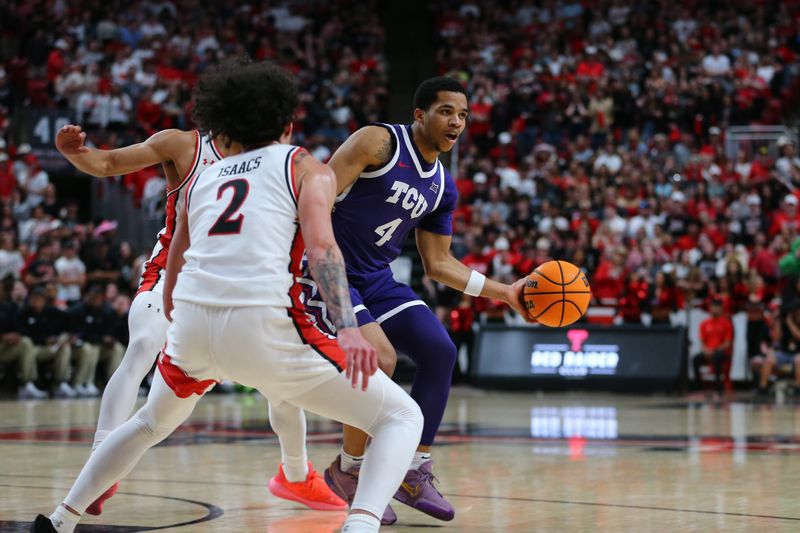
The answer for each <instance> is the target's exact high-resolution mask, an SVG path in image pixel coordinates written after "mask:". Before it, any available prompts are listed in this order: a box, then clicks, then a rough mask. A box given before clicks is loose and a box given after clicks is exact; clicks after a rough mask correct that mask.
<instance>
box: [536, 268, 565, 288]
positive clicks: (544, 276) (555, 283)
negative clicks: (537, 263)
mask: <svg viewBox="0 0 800 533" xmlns="http://www.w3.org/2000/svg"><path fill="white" fill-rule="evenodd" d="M559 268H561V267H560V266H559ZM534 273H535V274H538V275H539V276H542V277H543V278H544V279H546V280H547V281H549V282H550V283H552V284H553V285H558V286H564V285H566V283H559V282H557V281H553V280H552V279H550V278H549V277H547V276H546V275H544V274H542V273H541V272H539V270H538V269H537V270H534ZM561 281H562V282H563V281H564V277H563V274H562V277H561Z"/></svg>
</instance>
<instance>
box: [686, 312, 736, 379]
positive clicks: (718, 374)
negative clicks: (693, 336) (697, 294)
mask: <svg viewBox="0 0 800 533" xmlns="http://www.w3.org/2000/svg"><path fill="white" fill-rule="evenodd" d="M722 305H723V303H722V300H720V299H718V298H715V299H713V300H711V316H710V317H709V318H707V319H705V320H703V321H702V322H701V323H700V343H701V344H702V351H701V352H700V353H699V354H697V355H695V356H694V357H693V358H692V363H693V365H694V379H695V380H696V382H697V385H698V387H701V386H702V380H701V373H700V368H701V367H702V366H703V365H711V366H712V368H713V369H714V383H715V385H716V387H717V390H718V391H720V392H721V391H722V386H723V376H722V368H723V366H724V365H725V361H726V360H728V359H730V356H731V348H732V347H733V326H732V325H731V321H730V319H729V318H728V317H727V316H725V315H723V313H722Z"/></svg>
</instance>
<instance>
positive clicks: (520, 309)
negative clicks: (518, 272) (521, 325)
mask: <svg viewBox="0 0 800 533" xmlns="http://www.w3.org/2000/svg"><path fill="white" fill-rule="evenodd" d="M526 279H528V278H522V279H519V280H517V281H515V282H514V284H513V285H511V286H510V288H509V297H508V299H507V300H506V301H507V302H508V305H510V306H511V307H512V309H514V311H516V312H517V313H519V315H520V316H521V317H522V318H524V319H525V322H529V323H531V324H534V323H536V320H534V319H532V318H531V317H530V314H529V313H528V310H527V309H526V308H525V298H524V297H523V290H524V289H525V280H526Z"/></svg>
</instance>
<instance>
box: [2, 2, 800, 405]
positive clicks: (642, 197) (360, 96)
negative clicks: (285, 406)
mask: <svg viewBox="0 0 800 533" xmlns="http://www.w3.org/2000/svg"><path fill="white" fill-rule="evenodd" d="M373 8H374V6H372V7H370V4H369V3H359V2H351V1H346V0H331V1H326V2H321V1H309V2H286V3H280V2H255V3H243V4H240V5H235V4H230V3H227V4H223V3H216V2H212V3H196V2H183V1H179V0H176V1H170V0H163V1H147V2H114V1H112V2H102V3H100V2H96V1H89V0H76V1H74V2H64V1H60V0H56V1H53V2H22V3H20V2H9V1H8V0H0V139H4V140H0V142H2V143H3V144H2V149H0V200H1V201H2V212H1V213H0V245H1V246H0V248H1V249H0V276H6V278H5V282H4V284H3V292H4V294H3V297H4V301H5V302H7V304H8V306H9V309H10V308H11V305H12V304H13V305H15V306H16V307H17V308H18V310H19V312H20V313H24V312H25V311H24V310H25V309H26V308H27V307H26V306H29V305H30V301H31V300H35V298H32V297H31V296H28V295H27V293H28V292H31V294H33V292H36V293H37V294H38V292H40V291H39V290H40V289H41V293H42V294H44V295H45V300H46V304H45V305H46V307H47V308H48V309H51V308H52V309H60V310H66V311H64V312H66V313H67V315H65V316H64V317H61V318H60V319H59V320H62V319H63V320H66V321H67V322H64V323H65V324H66V323H69V324H70V326H69V328H72V329H69V328H68V331H70V332H71V333H73V337H71V338H70V339H69V340H68V341H67V342H62V343H61V344H55V345H51V347H50V348H49V349H50V351H51V352H52V353H54V354H59V353H61V352H60V351H59V350H60V349H61V348H60V347H61V346H69V347H70V351H71V353H70V355H69V358H70V361H72V363H71V364H72V365H73V366H75V367H76V368H77V367H78V366H80V364H83V366H87V365H88V366H89V367H91V368H90V371H87V372H88V373H90V374H91V377H88V378H86V377H84V376H85V374H86V373H87V372H84V373H83V374H81V373H80V372H77V371H73V372H67V373H66V374H68V375H69V376H71V380H69V379H67V378H64V375H65V374H64V373H63V372H62V373H61V374H58V375H56V374H57V371H53V377H52V382H53V383H54V384H56V386H58V387H60V383H61V382H62V381H63V382H65V383H67V382H68V383H69V385H68V387H67V388H66V389H63V390H64V391H65V392H64V394H68V392H69V391H68V390H67V389H69V390H71V391H73V392H75V391H77V392H79V393H81V394H92V393H95V392H96V390H95V389H91V387H93V386H94V383H95V382H94V374H93V373H94V370H93V369H94V366H92V365H96V364H97V363H96V361H97V360H99V361H101V362H104V368H107V369H109V370H108V371H109V372H110V371H111V370H113V368H114V361H115V360H116V359H115V358H116V357H117V355H116V352H117V351H118V350H117V348H116V344H115V343H117V342H119V343H122V344H124V330H125V327H124V316H125V312H126V309H127V306H128V305H129V296H130V294H131V291H132V290H134V288H135V285H136V278H137V274H138V270H137V269H138V263H139V262H140V261H141V258H140V257H138V255H139V253H140V252H143V251H140V250H137V251H135V252H134V251H132V250H131V249H130V246H127V245H126V244H125V243H119V242H118V240H116V239H115V238H114V231H115V227H114V222H113V221H93V222H89V221H88V220H86V219H81V218H80V217H79V213H78V210H77V207H76V206H75V205H72V204H67V205H62V204H61V203H60V201H59V196H58V194H57V193H56V191H55V189H54V188H53V186H52V184H50V183H49V180H48V176H47V174H46V173H45V172H44V171H42V170H41V168H39V167H38V166H37V161H36V159H35V157H32V156H31V155H30V150H29V147H27V146H26V145H25V144H19V143H15V142H14V141H18V139H12V138H11V137H10V135H9V134H8V132H9V131H10V130H11V129H10V127H9V121H11V120H13V117H14V116H15V113H17V112H18V111H19V110H20V109H22V108H23V107H27V106H29V107H60V108H65V109H70V110H72V111H74V113H75V117H76V121H77V122H78V123H79V124H81V125H82V126H83V127H84V129H86V130H87V131H88V132H89V138H90V140H91V141H93V142H94V144H95V145H97V146H99V147H104V148H113V147H116V146H121V145H126V144H129V143H131V142H136V141H139V140H142V139H144V138H146V137H147V136H148V135H150V134H152V133H153V132H155V131H158V130H161V129H164V128H169V127H178V128H191V127H192V126H193V125H192V123H191V119H190V117H191V99H190V93H191V88H192V86H193V83H194V82H195V80H196V79H197V76H198V75H199V74H201V73H202V72H203V71H204V70H205V69H206V68H208V67H209V66H212V65H214V64H216V63H218V62H219V61H220V60H222V59H224V58H226V57H233V56H240V55H249V56H251V57H253V58H255V59H271V60H274V61H276V62H278V63H280V64H282V65H284V66H285V67H287V68H288V69H290V70H291V71H292V72H293V73H295V75H296V76H297V80H298V84H299V86H300V88H301V93H302V106H301V108H300V109H299V110H298V115H297V122H296V124H295V133H296V142H297V143H299V144H303V145H305V146H307V147H308V148H309V149H310V150H311V151H312V153H313V154H314V155H315V156H317V157H318V158H320V159H322V160H325V159H327V157H329V155H330V154H331V152H332V150H334V149H335V148H336V147H337V146H338V144H340V143H341V142H342V141H343V140H344V139H345V138H346V137H347V135H349V133H351V132H352V131H354V130H355V129H357V128H358V127H359V126H361V125H363V124H366V123H368V122H370V121H373V120H377V119H385V118H386V117H385V111H386V100H387V94H388V87H387V77H386V58H385V57H384V52H383V41H384V35H383V29H382V26H381V24H380V22H379V20H378V18H377V15H376V14H375V12H374V9H373ZM429 8H430V10H431V15H432V18H433V20H434V21H435V25H434V31H435V36H434V37H435V42H436V46H435V50H434V53H435V60H436V63H437V65H438V69H439V71H440V73H442V74H449V75H452V76H454V77H456V78H458V79H460V80H462V81H463V83H464V84H465V85H466V86H467V87H468V89H469V91H470V93H471V95H472V99H471V110H470V117H469V121H468V127H467V130H466V131H465V134H464V136H463V138H462V141H461V143H460V144H459V147H458V151H457V154H452V156H451V164H452V166H453V168H454V170H455V171H454V176H455V177H456V180H457V185H458V188H459V193H460V204H459V207H458V209H457V211H456V214H455V217H454V227H455V236H454V239H453V253H454V254H455V255H456V256H457V257H458V258H460V259H461V260H462V261H464V262H465V263H466V264H467V265H469V266H470V267H472V268H474V269H476V270H480V271H482V272H484V273H486V274H487V275H489V276H492V277H494V278H496V279H499V280H502V281H507V282H510V281H513V280H515V279H517V278H519V277H521V276H523V275H526V274H527V273H529V272H530V271H532V270H533V269H534V268H535V267H536V266H537V265H539V264H541V263H543V262H545V261H547V260H549V259H553V258H559V259H565V260H568V261H571V262H573V263H575V264H577V265H579V266H580V267H581V268H583V269H584V270H585V271H586V272H587V273H588V274H589V277H590V280H591V282H592V288H593V294H594V302H593V306H592V311H593V313H592V314H590V316H588V317H587V319H588V320H596V321H606V322H610V323H644V324H648V325H649V324H668V323H675V322H680V321H681V320H682V319H681V315H682V314H684V313H685V311H686V309H688V308H690V307H695V306H697V307H705V308H709V307H711V306H710V305H709V304H710V302H712V301H714V302H719V303H720V305H721V308H722V313H723V314H724V315H725V316H731V315H733V314H736V313H746V314H747V317H748V341H749V342H748V352H749V355H750V356H751V357H752V358H753V361H761V360H763V359H764V358H765V357H766V358H767V359H768V357H767V356H768V355H769V354H768V353H767V352H770V350H772V351H774V350H775V349H777V348H774V349H773V348H769V347H770V346H774V347H780V350H778V351H781V350H784V348H785V350H789V349H788V347H786V346H787V343H788V341H787V340H786V339H787V338H789V337H790V336H791V335H792V333H793V331H792V329H791V328H790V327H789V326H788V325H786V324H787V322H786V320H787V317H788V316H789V315H791V313H792V311H793V309H795V308H797V307H798V303H799V302H800V293H799V292H798V290H797V288H796V286H797V284H796V283H795V282H794V279H796V278H797V277H798V275H800V240H798V235H800V233H799V232H798V228H800V207H799V206H798V199H800V195H798V194H796V187H797V186H798V185H800V158H799V157H798V155H797V139H796V137H795V135H794V134H793V131H794V130H792V129H791V126H792V125H793V124H796V121H797V110H798V109H800V105H798V104H800V76H799V74H800V61H798V53H800V2H798V1H797V0H789V1H776V0H760V1H756V2H751V1H740V0H735V1H729V2H693V1H686V2H668V1H666V0H661V1H654V2H630V1H624V0H589V1H571V0H563V1H554V0H542V1H532V0H517V1H512V2H499V1H492V0H482V1H470V0H466V1H444V0H437V1H434V2H430V3H429ZM754 125H786V126H787V128H786V130H785V132H783V133H781V134H779V135H774V136H773V137H771V138H766V137H765V138H763V139H760V140H755V141H751V142H741V143H734V144H730V143H727V144H726V140H728V139H727V136H728V132H729V131H730V130H729V128H730V127H732V126H754ZM6 143H7V144H6ZM157 172H158V171H157V169H156V170H148V171H145V172H143V173H139V174H134V175H131V176H127V177H126V178H125V183H126V184H128V185H129V186H130V187H131V188H132V189H133V190H134V196H136V197H137V198H141V196H142V195H144V192H143V191H144V190H145V189H146V185H147V183H148V181H150V180H151V179H153V178H154V177H157ZM159 189H160V188H159ZM59 265H60V266H59ZM90 287H97V288H96V289H92V290H89V288H90ZM423 287H424V289H423V290H424V292H425V293H426V298H427V300H428V301H429V303H430V304H431V305H432V306H434V307H436V308H437V312H438V313H439V315H440V316H441V318H442V320H443V321H444V322H445V323H446V324H447V325H448V327H449V328H450V330H451V331H452V333H453V336H454V339H456V340H457V342H459V343H467V344H469V342H470V340H471V334H470V332H471V331H472V327H473V325H474V324H475V323H476V322H477V321H480V320H489V321H514V320H515V319H514V317H513V316H512V315H511V312H510V310H508V309H507V308H505V307H504V306H503V305H502V304H500V303H498V302H491V301H484V300H479V299H478V300H473V299H472V298H470V297H468V296H463V295H461V294H460V293H457V292H455V291H450V290H446V289H444V288H443V287H440V286H436V285H435V284H433V283H431V282H430V281H429V280H424V285H423ZM93 298H94V299H95V300H97V299H98V298H99V300H100V302H101V307H102V308H103V309H104V312H105V313H107V315H108V320H107V321H106V320H104V323H105V322H107V323H108V324H109V325H108V328H107V330H104V331H103V332H102V335H100V337H99V338H100V340H95V341H92V342H91V344H94V345H97V346H99V348H98V349H97V350H96V351H97V354H96V355H94V356H93V353H92V354H90V355H89V356H86V355H85V350H84V351H83V352H82V351H81V350H80V349H77V348H76V344H78V345H80V342H81V340H80V339H81V338H82V337H86V338H88V337H87V335H86V334H85V333H80V332H77V330H78V326H77V325H76V324H78V323H79V322H80V316H82V315H80V314H78V315H77V316H78V318H77V319H76V318H75V316H76V314H75V313H76V312H77V311H75V309H76V308H75V303H76V302H80V305H81V306H82V307H81V308H85V307H86V306H90V303H89V302H90V301H91V300H92V299H93ZM20 316H24V315H20ZM0 318H1V317H0ZM8 320H10V319H8ZM23 322H24V320H23ZM112 323H113V326H112V325H111V324H112ZM776 323H777V324H784V325H786V327H784V328H783V329H784V330H785V332H784V333H783V334H780V335H778V334H776V333H774V330H775V329H776V328H775V326H774V324H776ZM798 323H800V321H799V322H798ZM21 327H22V326H20V328H21ZM64 327H66V326H64ZM55 329H58V328H55ZM778 329H780V328H778ZM796 329H797V333H798V336H797V339H796V340H797V342H798V343H800V328H796ZM0 331H9V332H12V333H19V334H21V333H23V332H22V331H20V332H17V331H16V330H13V331H12V330H11V329H9V326H8V324H0ZM76 332H77V333H76ZM23 336H24V335H23ZM776 336H777V337H781V338H783V339H784V340H783V341H780V340H776V338H777V337H776ZM53 338H54V339H55V340H53V339H51V338H49V337H48V338H46V339H45V340H46V341H48V342H50V341H52V342H58V339H59V338H60V337H59V336H54V337H53ZM0 340H2V343H1V344H0V363H2V361H4V360H5V359H9V360H10V359H11V358H12V356H10V355H9V356H7V355H6V353H7V348H6V347H5V346H6V345H8V344H10V342H11V341H6V338H5V337H3V338H2V339H0ZM42 342H44V341H42V337H39V341H37V342H36V343H34V345H35V346H42V344H41V343H42ZM765 343H766V345H767V346H766V348H765ZM78 348H80V346H78ZM767 348H769V349H767ZM716 349H717V348H714V349H710V350H709V352H714V351H715V350H716ZM785 350H784V351H785ZM90 351H91V350H90ZM54 357H55V356H54ZM63 357H65V356H63V355H62V358H63ZM81 357H83V360H84V361H83V363H80V362H79V359H81ZM758 358H761V359H758ZM40 360H41V359H40ZM86 360H89V362H88V363H87V362H86ZM91 360H95V362H94V363H92V362H91ZM709 361H711V359H709ZM773 362H774V357H773ZM29 366H30V365H29ZM35 366H36V365H34V367H35ZM54 368H56V369H57V368H58V365H57V364H56V365H54ZM759 368H761V367H759ZM756 370H757V371H759V369H758V368H757V369H756ZM76 375H77V376H79V378H78V379H77V380H76V378H75V376H76ZM28 378H30V379H28ZM36 379H37V376H36V375H35V374H33V375H31V372H28V374H26V377H25V378H23V391H24V390H26V389H24V387H25V386H27V382H28V381H30V382H31V383H34V382H35V381H36ZM82 380H84V381H82ZM797 384H798V385H800V379H798V381H797ZM90 386H91V387H90ZM87 389H88V390H87ZM28 390H29V392H31V393H32V392H33V390H32V389H28ZM37 390H38V389H37ZM56 390H59V389H56ZM26 394H27V393H26Z"/></svg>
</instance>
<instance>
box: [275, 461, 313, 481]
mask: <svg viewBox="0 0 800 533" xmlns="http://www.w3.org/2000/svg"><path fill="white" fill-rule="evenodd" d="M281 463H282V464H283V475H284V476H286V480H287V481H288V482H289V483H300V482H301V481H305V480H306V478H307V477H308V460H307V459H306V456H305V455H300V456H298V457H293V456H289V455H284V456H283V457H281Z"/></svg>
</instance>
